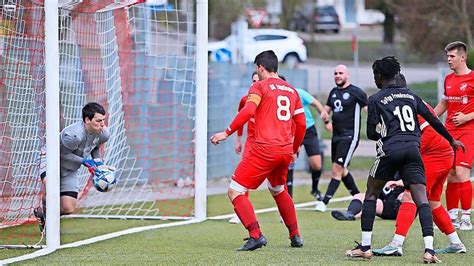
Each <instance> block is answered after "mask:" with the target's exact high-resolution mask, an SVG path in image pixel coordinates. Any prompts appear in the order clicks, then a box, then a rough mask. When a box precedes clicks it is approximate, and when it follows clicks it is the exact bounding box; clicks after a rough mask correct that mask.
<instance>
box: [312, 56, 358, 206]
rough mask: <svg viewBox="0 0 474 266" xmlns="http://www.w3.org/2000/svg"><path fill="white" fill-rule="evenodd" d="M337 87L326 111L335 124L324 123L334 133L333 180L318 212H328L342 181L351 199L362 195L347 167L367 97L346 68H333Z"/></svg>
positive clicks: (332, 140) (356, 138) (356, 140)
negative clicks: (328, 205)
mask: <svg viewBox="0 0 474 266" xmlns="http://www.w3.org/2000/svg"><path fill="white" fill-rule="evenodd" d="M334 81H335V82H336V86H337V87H335V88H333V89H332V90H331V92H330V93H329V96H328V100H327V103H326V106H325V107H324V109H325V110H326V112H327V113H331V112H332V123H330V122H329V120H327V121H325V123H326V129H328V130H329V131H332V133H333V135H332V139H331V159H332V178H331V181H330V182H329V186H328V189H327V191H326V194H325V196H324V198H323V200H322V202H318V204H317V205H316V211H321V212H324V211H326V205H327V204H328V203H329V201H330V200H331V198H332V197H333V195H334V193H336V190H337V188H338V187H339V184H340V183H341V180H342V182H343V183H344V185H345V186H346V188H347V189H348V190H349V192H350V193H351V195H352V196H354V195H355V194H358V193H359V189H358V188H357V185H356V183H355V182H354V178H353V177H352V175H351V173H350V172H349V169H348V166H349V163H350V161H351V159H352V155H353V154H354V151H355V149H356V148H357V146H358V144H359V133H360V113H361V110H362V109H364V110H365V111H367V107H366V106H367V94H366V93H365V92H364V91H363V90H361V89H360V88H359V87H356V86H354V85H352V84H351V83H350V82H349V72H348V70H347V67H346V66H344V65H338V66H336V68H335V69H334Z"/></svg>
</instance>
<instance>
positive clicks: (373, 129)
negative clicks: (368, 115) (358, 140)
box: [367, 123, 382, 141]
mask: <svg viewBox="0 0 474 266" xmlns="http://www.w3.org/2000/svg"><path fill="white" fill-rule="evenodd" d="M367 138H369V139H371V140H375V141H377V140H379V139H381V138H382V135H380V133H378V132H377V125H376V124H369V123H367Z"/></svg>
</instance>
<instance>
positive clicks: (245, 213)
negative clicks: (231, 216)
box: [232, 195, 262, 239]
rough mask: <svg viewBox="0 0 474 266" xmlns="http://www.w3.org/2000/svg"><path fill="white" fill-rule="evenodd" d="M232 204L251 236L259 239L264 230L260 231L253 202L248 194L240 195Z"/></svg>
mask: <svg viewBox="0 0 474 266" xmlns="http://www.w3.org/2000/svg"><path fill="white" fill-rule="evenodd" d="M232 204H233V205H234V211H235V213H236V214H237V216H238V217H239V219H240V221H241V222H242V225H243V226H244V227H245V228H246V229H247V231H249V236H250V237H253V238H255V239H258V238H259V237H260V236H261V235H262V232H261V231H260V225H259V224H258V221H257V216H256V215H255V211H254V209H253V206H252V203H251V202H250V201H249V199H248V198H247V197H246V196H244V195H239V196H237V197H236V198H235V199H234V200H233V201H232Z"/></svg>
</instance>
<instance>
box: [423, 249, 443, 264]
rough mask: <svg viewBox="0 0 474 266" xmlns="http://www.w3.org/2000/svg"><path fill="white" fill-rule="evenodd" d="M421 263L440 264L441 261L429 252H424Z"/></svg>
mask: <svg viewBox="0 0 474 266" xmlns="http://www.w3.org/2000/svg"><path fill="white" fill-rule="evenodd" d="M423 262H424V263H441V260H440V259H438V257H436V255H435V254H431V252H429V251H426V252H425V254H423Z"/></svg>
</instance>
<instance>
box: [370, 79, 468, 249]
mask: <svg viewBox="0 0 474 266" xmlns="http://www.w3.org/2000/svg"><path fill="white" fill-rule="evenodd" d="M396 82H397V84H399V85H400V86H402V87H406V81H405V78H404V76H403V74H399V75H398V76H397V79H396ZM425 104H426V106H427V107H428V109H429V110H430V111H431V112H432V113H433V114H435V112H434V110H433V108H431V106H430V105H429V104H428V103H425ZM418 124H419V125H420V129H421V147H420V153H421V158H422V160H423V166H424V168H425V174H426V195H427V197H428V201H429V204H430V207H431V213H432V214H433V221H434V223H435V224H436V225H437V226H438V228H439V230H440V231H441V232H443V233H444V234H445V235H446V236H447V237H448V239H449V241H450V243H451V244H450V245H449V246H448V247H447V248H445V249H438V250H435V253H436V254H443V253H466V247H465V246H464V245H463V243H462V242H461V240H460V239H459V236H458V234H457V233H456V230H455V229H454V226H453V224H452V223H451V220H450V218H449V214H448V212H447V211H446V209H445V208H444V207H443V205H441V194H442V193H443V185H444V182H445V181H446V178H447V175H448V173H449V171H450V169H451V167H452V165H453V162H454V152H453V149H452V148H451V146H450V145H449V142H448V141H447V140H446V139H444V138H443V137H441V135H439V134H438V133H436V131H435V130H434V129H433V128H432V127H431V126H430V125H429V124H428V122H426V120H425V119H424V118H423V117H421V116H420V115H418ZM397 182H399V183H398V184H394V185H400V186H403V181H402V180H399V181H397ZM400 183H401V184H400ZM402 202H403V203H402V204H401V205H400V209H399V211H398V215H397V221H396V230H395V235H394V236H393V240H392V242H390V243H389V244H388V245H387V246H385V247H384V248H381V249H374V250H372V252H373V253H374V255H380V256H401V255H402V254H403V249H402V247H403V242H404V241H405V237H406V235H407V233H408V230H409V229H410V227H411V225H412V224H413V221H414V220H415V216H416V205H415V203H414V202H413V199H412V198H411V194H410V193H404V194H403V198H402Z"/></svg>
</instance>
